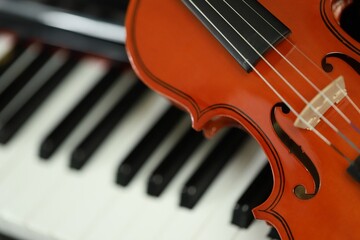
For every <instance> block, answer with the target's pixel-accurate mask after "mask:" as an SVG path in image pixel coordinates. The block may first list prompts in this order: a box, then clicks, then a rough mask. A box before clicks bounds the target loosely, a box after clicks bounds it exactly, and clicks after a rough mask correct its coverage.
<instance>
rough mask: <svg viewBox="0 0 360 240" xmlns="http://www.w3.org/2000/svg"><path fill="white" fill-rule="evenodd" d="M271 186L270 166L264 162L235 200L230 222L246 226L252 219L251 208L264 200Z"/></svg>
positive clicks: (241, 226) (242, 226)
mask: <svg viewBox="0 0 360 240" xmlns="http://www.w3.org/2000/svg"><path fill="white" fill-rule="evenodd" d="M272 186H273V178H272V173H271V168H270V165H269V164H266V166H265V167H264V168H263V169H262V170H261V172H260V173H259V174H258V176H257V177H256V178H255V179H254V181H253V182H252V183H251V184H250V186H249V187H248V188H247V189H246V191H245V192H244V194H242V196H241V197H240V199H239V200H238V201H237V203H236V205H235V208H234V211H233V217H232V220H231V223H232V224H235V225H237V226H239V227H240V228H248V227H249V226H250V224H251V223H252V222H253V221H254V216H253V214H252V209H253V208H254V207H256V206H258V205H260V204H261V203H263V202H265V200H266V199H267V198H268V197H269V195H270V193H271V190H272Z"/></svg>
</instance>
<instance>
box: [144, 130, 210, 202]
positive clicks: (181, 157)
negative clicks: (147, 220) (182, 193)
mask: <svg viewBox="0 0 360 240" xmlns="http://www.w3.org/2000/svg"><path fill="white" fill-rule="evenodd" d="M204 140H205V138H204V136H203V134H202V133H201V132H196V131H194V130H193V129H192V128H189V130H188V131H187V132H186V134H185V135H184V136H183V137H182V138H181V139H180V140H179V142H178V143H177V144H176V145H175V147H174V148H173V149H172V150H170V152H169V153H168V154H167V156H166V157H165V158H164V160H162V162H161V163H160V164H159V166H158V167H157V168H156V169H155V171H154V172H153V173H152V174H151V175H150V178H149V181H148V188H147V192H148V194H149V195H151V196H160V194H161V193H162V192H163V191H164V189H165V188H166V186H167V185H168V184H169V183H170V181H171V180H172V179H173V178H174V176H175V174H176V173H177V172H179V170H180V169H181V167H182V166H183V165H184V164H185V163H186V161H187V160H188V159H189V156H190V155H191V154H192V153H193V152H194V151H195V150H196V149H197V147H198V146H199V145H200V144H201V143H202V142H203V141H204Z"/></svg>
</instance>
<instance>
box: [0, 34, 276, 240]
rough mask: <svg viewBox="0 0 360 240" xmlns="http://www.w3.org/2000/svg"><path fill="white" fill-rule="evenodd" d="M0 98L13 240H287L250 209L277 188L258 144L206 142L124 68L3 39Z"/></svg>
mask: <svg viewBox="0 0 360 240" xmlns="http://www.w3.org/2000/svg"><path fill="white" fill-rule="evenodd" d="M0 100H1V101H0V142H1V144H2V145H0V232H1V233H2V234H4V235H6V236H7V237H4V239H24V240H42V239H44V240H99V239H107V240H112V239H114V240H115V239H156V240H157V239H164V240H165V239H166V240H168V239H194V240H198V239H231V240H241V239H247V240H251V239H257V240H258V239H270V238H271V239H277V238H278V237H277V236H276V231H274V229H271V227H270V226H268V225H267V224H266V223H265V222H263V221H252V220H253V219H252V215H251V212H250V209H249V206H253V205H254V204H255V205H257V204H259V203H261V202H262V201H263V200H264V199H265V198H266V194H268V191H269V189H271V184H269V182H271V181H272V179H271V177H269V176H268V175H267V176H266V175H264V174H263V172H264V171H265V170H264V171H262V169H263V168H264V166H266V164H267V163H266V160H265V155H264V153H263V152H262V151H261V150H260V148H259V146H258V145H257V143H256V142H255V141H254V140H253V139H251V138H249V137H248V136H247V135H246V134H245V133H243V132H241V131H240V130H237V129H226V130H224V131H223V132H222V133H221V134H219V135H218V136H216V137H215V138H214V139H211V140H205V139H204V138H203V137H202V136H201V134H197V133H195V132H194V131H192V130H191V122H190V119H189V118H188V116H187V115H186V114H185V113H183V112H181V111H179V110H177V109H175V108H174V107H172V106H170V104H169V103H168V102H167V101H166V100H165V99H163V98H162V97H160V96H158V95H156V94H154V93H152V92H151V91H149V90H148V89H147V88H146V87H145V86H144V85H142V83H140V82H139V81H138V80H137V79H136V76H135V75H134V73H133V72H132V70H131V69H130V67H129V65H128V64H127V63H126V62H119V61H114V60H111V59H104V58H99V57H93V56H90V55H88V54H84V53H79V52H78V51H76V52H75V51H72V50H68V49H64V48H58V47H53V46H48V45H47V44H44V43H40V42H34V41H28V40H26V39H23V38H18V37H16V35H13V34H8V33H5V32H3V33H1V34H0ZM259 173H261V174H260V176H258V175H259ZM267 173H268V171H267ZM260 177H262V178H260ZM254 179H260V180H257V181H254ZM262 182H264V184H263V185H264V187H262V184H261V183H262ZM260 195H261V197H260ZM270 231H271V234H269V232H270ZM274 232H275V233H274ZM8 237H9V238H8ZM0 239H2V238H1V237H0Z"/></svg>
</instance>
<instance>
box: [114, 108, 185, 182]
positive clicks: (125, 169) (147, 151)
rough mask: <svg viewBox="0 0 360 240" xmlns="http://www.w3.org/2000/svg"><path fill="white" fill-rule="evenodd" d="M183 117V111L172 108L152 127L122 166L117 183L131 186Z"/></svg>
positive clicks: (117, 176) (119, 169)
mask: <svg viewBox="0 0 360 240" xmlns="http://www.w3.org/2000/svg"><path fill="white" fill-rule="evenodd" d="M182 116H184V114H183V112H182V111H180V110H178V109H177V108H175V107H170V108H169V109H168V110H167V111H166V113H165V114H164V115H163V116H162V117H161V118H160V119H159V120H158V121H157V122H156V123H155V125H154V126H152V128H151V129H150V131H149V132H148V133H147V134H146V135H145V137H144V138H143V139H142V140H141V141H140V142H139V143H138V144H137V145H136V147H135V148H134V149H133V150H132V151H131V153H130V154H129V155H128V156H127V157H126V158H125V160H124V161H123V162H122V163H121V164H120V166H119V168H118V171H117V175H116V182H117V183H118V184H119V185H122V186H126V185H128V184H129V182H130V181H131V179H132V178H133V177H134V176H135V175H136V173H137V172H138V171H139V169H140V168H141V166H142V165H143V164H144V163H145V162H146V160H147V159H148V158H149V156H150V155H151V154H152V153H153V152H154V151H155V149H156V148H157V147H158V145H159V144H160V143H161V142H162V141H163V140H164V139H165V137H166V136H167V135H168V134H169V133H170V131H171V129H172V128H173V127H174V126H175V125H176V124H177V123H178V122H179V121H180V119H181V117H182Z"/></svg>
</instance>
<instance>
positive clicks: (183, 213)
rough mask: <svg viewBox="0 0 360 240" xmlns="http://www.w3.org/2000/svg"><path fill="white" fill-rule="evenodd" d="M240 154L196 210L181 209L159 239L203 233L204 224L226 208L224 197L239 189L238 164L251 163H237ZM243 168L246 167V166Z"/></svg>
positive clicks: (218, 178) (212, 186) (184, 237)
mask: <svg viewBox="0 0 360 240" xmlns="http://www.w3.org/2000/svg"><path fill="white" fill-rule="evenodd" d="M240 153H241V151H239V153H238V154H236V155H235V156H234V159H233V160H232V161H231V162H230V163H229V164H228V165H227V166H226V167H225V168H224V170H223V171H222V172H221V174H220V175H219V176H218V177H217V179H216V180H215V182H213V183H212V185H211V186H210V188H209V189H208V190H207V191H206V193H205V194H204V196H203V197H202V199H201V200H200V201H199V202H198V204H197V205H196V206H195V208H194V209H192V210H188V209H184V208H181V209H179V211H177V213H176V215H175V216H174V217H173V219H171V220H169V222H170V223H169V225H168V226H165V227H164V232H162V233H160V238H157V239H170V238H171V239H196V237H197V234H198V233H199V232H201V229H202V227H203V226H204V224H206V222H207V220H208V219H210V218H211V217H212V215H213V214H214V213H215V212H216V210H217V209H223V208H224V205H223V200H224V197H225V196H227V195H229V194H230V193H231V192H232V189H234V188H237V187H238V186H237V185H236V184H235V183H236V181H235V180H236V178H237V177H238V174H239V173H238V172H239V171H240V170H239V169H238V166H237V164H240V163H241V162H242V161H240V160H245V161H244V162H245V163H246V162H248V161H249V160H247V159H239V161H237V160H238V159H237V158H239V157H240ZM239 162H240V163H239ZM242 164H243V163H242ZM243 166H246V164H244V165H243ZM234 201H236V200H234Z"/></svg>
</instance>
